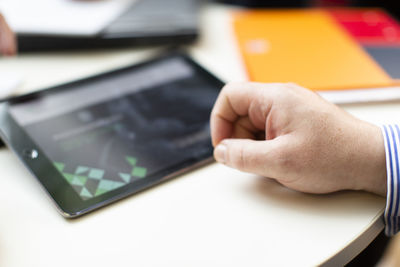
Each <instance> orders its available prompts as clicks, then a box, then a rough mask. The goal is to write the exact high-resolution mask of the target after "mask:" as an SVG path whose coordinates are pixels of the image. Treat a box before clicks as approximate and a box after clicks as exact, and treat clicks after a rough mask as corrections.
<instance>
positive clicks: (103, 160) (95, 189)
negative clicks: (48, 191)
mask: <svg viewBox="0 0 400 267" xmlns="http://www.w3.org/2000/svg"><path fill="white" fill-rule="evenodd" d="M211 81H212V80H210V77H208V78H207V77H206V73H205V72H203V71H199V69H198V67H194V66H193V63H191V62H190V61H188V59H186V58H183V57H180V56H176V57H167V58H164V59H162V60H159V61H155V62H152V63H151V64H147V65H144V66H141V67H139V68H134V69H132V70H124V71H122V72H120V73H118V72H117V73H114V74H113V75H106V76H104V77H101V76H100V77H97V78H95V79H93V80H89V81H84V82H78V83H76V84H74V85H72V86H69V87H70V89H64V90H58V91H57V90H55V91H54V92H51V91H49V93H47V94H41V95H39V96H37V97H33V98H30V99H29V100H24V101H17V102H14V103H12V104H10V105H9V106H8V112H9V114H10V116H11V118H12V119H13V120H15V122H16V123H17V124H18V125H19V126H20V127H21V129H22V130H24V131H25V132H26V134H27V135H28V136H29V138H30V139H32V141H33V143H34V144H35V146H36V147H38V149H40V150H41V151H42V152H41V153H43V154H44V155H45V157H46V159H47V160H48V161H49V164H52V165H53V166H54V167H55V169H56V170H57V171H58V173H59V177H58V178H52V179H64V181H65V182H66V183H67V184H68V186H70V187H71V188H72V189H73V192H75V194H76V195H77V196H78V197H79V199H80V200H81V201H82V202H88V201H91V203H90V205H91V206H93V205H95V204H98V202H107V198H104V196H106V195H107V194H108V195H109V196H108V198H113V197H115V196H116V195H115V194H117V195H118V194H123V195H125V194H126V193H127V192H126V190H127V191H129V192H131V193H133V192H134V191H137V190H136V189H142V188H144V187H147V186H149V185H151V184H153V183H155V182H157V181H159V180H161V179H162V178H163V177H165V176H168V175H170V174H171V173H173V172H176V171H179V170H180V169H182V168H187V167H188V166H189V165H191V164H194V163H196V162H198V161H200V160H203V159H205V158H209V157H210V156H211V152H212V148H211V144H210V134H209V123H208V120H209V116H210V111H211V108H212V106H213V104H214V102H215V100H216V98H217V95H218V92H219V89H220V88H219V87H220V84H219V83H220V82H219V81H218V82H217V80H215V81H214V82H211ZM60 177H61V178H60ZM47 179H49V178H47ZM135 185H137V188H135ZM124 188H125V189H124ZM118 190H119V191H118ZM121 190H122V191H121ZM113 192H114V193H115V194H113ZM109 193H111V194H109ZM95 199H98V200H97V201H93V200H95ZM83 206H85V205H83ZM87 208H88V207H86V209H87Z"/></svg>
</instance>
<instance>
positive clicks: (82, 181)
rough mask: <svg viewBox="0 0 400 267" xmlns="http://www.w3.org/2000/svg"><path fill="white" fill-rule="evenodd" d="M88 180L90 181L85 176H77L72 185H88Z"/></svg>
mask: <svg viewBox="0 0 400 267" xmlns="http://www.w3.org/2000/svg"><path fill="white" fill-rule="evenodd" d="M87 179H88V178H87V177H85V176H79V175H75V176H74V178H73V180H72V182H71V183H72V184H73V185H80V186H83V185H85V184H86V181H87Z"/></svg>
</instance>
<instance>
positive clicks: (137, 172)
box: [132, 167, 147, 178]
mask: <svg viewBox="0 0 400 267" xmlns="http://www.w3.org/2000/svg"><path fill="white" fill-rule="evenodd" d="M146 174H147V169H146V168H142V167H135V168H133V170H132V176H135V177H139V178H144V177H145V176H146Z"/></svg>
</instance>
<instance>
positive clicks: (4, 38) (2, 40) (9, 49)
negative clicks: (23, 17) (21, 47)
mask: <svg viewBox="0 0 400 267" xmlns="http://www.w3.org/2000/svg"><path fill="white" fill-rule="evenodd" d="M16 53H17V39H16V37H15V34H14V33H13V31H12V30H11V28H10V27H9V26H8V24H7V22H6V20H5V18H4V17H3V15H1V14H0V54H3V55H5V56H12V55H15V54H16Z"/></svg>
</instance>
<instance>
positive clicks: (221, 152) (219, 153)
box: [214, 143, 227, 164]
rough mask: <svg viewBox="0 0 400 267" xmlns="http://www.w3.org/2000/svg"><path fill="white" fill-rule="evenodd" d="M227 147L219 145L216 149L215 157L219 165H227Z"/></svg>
mask: <svg viewBox="0 0 400 267" xmlns="http://www.w3.org/2000/svg"><path fill="white" fill-rule="evenodd" d="M226 150H227V149H226V145H224V144H222V143H221V144H219V145H217V146H216V147H215V149H214V157H215V160H216V161H218V162H219V163H222V164H225V163H226Z"/></svg>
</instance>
